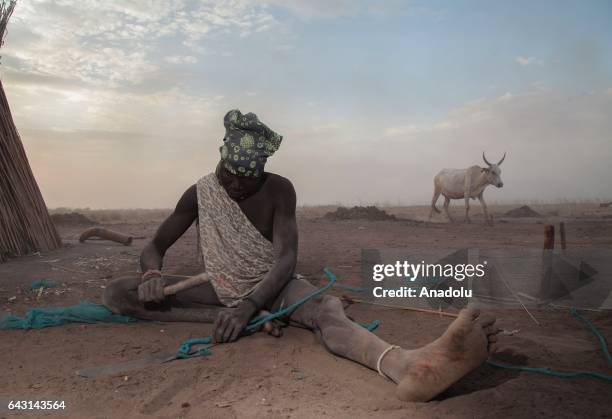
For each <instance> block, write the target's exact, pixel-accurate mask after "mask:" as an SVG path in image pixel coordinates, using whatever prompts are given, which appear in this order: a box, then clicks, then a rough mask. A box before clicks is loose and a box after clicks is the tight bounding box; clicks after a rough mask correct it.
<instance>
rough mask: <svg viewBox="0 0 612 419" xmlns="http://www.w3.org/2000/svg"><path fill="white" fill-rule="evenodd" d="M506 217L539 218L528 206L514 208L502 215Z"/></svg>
mask: <svg viewBox="0 0 612 419" xmlns="http://www.w3.org/2000/svg"><path fill="white" fill-rule="evenodd" d="M504 215H505V216H506V217H517V218H518V217H540V214H539V213H538V212H537V211H534V210H532V209H531V208H530V207H529V206H528V205H523V206H522V207H519V208H514V209H511V210H510V211H508V212H507V213H505V214H504Z"/></svg>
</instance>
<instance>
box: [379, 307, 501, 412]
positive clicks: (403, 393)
mask: <svg viewBox="0 0 612 419" xmlns="http://www.w3.org/2000/svg"><path fill="white" fill-rule="evenodd" d="M494 323H495V319H494V318H493V317H489V316H485V315H480V311H479V310H474V309H464V310H462V311H461V313H459V317H458V318H457V319H456V320H455V321H454V322H453V323H452V324H451V325H450V326H449V327H448V329H446V331H445V332H444V334H443V335H442V336H441V337H439V338H438V339H436V340H435V341H433V342H432V343H430V344H429V345H426V346H424V347H422V348H419V349H415V350H403V349H399V350H392V351H390V352H389V353H388V354H387V355H386V356H385V358H384V359H383V363H382V369H383V372H385V373H386V374H387V375H388V376H389V377H390V378H391V379H393V380H394V381H395V382H396V383H398V386H397V390H396V393H397V396H398V397H399V398H400V399H401V400H405V401H412V402H425V401H428V400H431V399H433V398H434V397H435V396H437V395H438V394H440V393H441V392H443V391H444V390H446V389H447V388H448V387H450V386H451V385H452V384H453V383H455V382H456V381H458V380H459V379H460V378H461V377H463V376H464V375H466V374H467V373H468V372H470V371H472V370H473V369H474V368H476V367H478V366H479V365H481V364H482V363H483V362H485V361H486V359H487V357H488V356H489V353H492V352H494V349H493V348H492V346H493V345H494V343H495V342H496V341H497V336H496V334H497V329H496V328H495V327H494ZM400 365H401V366H400Z"/></svg>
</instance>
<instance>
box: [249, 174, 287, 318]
mask: <svg viewBox="0 0 612 419" xmlns="http://www.w3.org/2000/svg"><path fill="white" fill-rule="evenodd" d="M279 189H280V190H281V192H280V199H279V202H278V206H277V207H276V209H275V211H274V224H273V226H274V227H273V239H272V243H273V245H274V260H275V263H274V266H273V267H272V269H271V270H270V272H269V273H268V275H266V277H265V278H264V279H263V280H262V281H261V283H260V284H259V285H258V286H257V287H256V288H255V290H254V291H253V292H252V293H251V294H250V295H249V297H248V298H249V299H250V300H251V301H252V302H253V303H255V305H256V306H257V309H262V308H264V307H267V306H271V305H272V303H273V302H274V300H275V299H276V297H277V296H278V294H279V293H280V292H281V290H282V289H283V287H284V286H285V285H286V284H287V282H289V280H290V279H291V277H292V276H293V271H294V269H295V265H296V263H297V250H298V231H297V222H296V219H295V206H296V196H295V189H294V188H293V185H292V184H291V182H290V181H289V180H287V179H285V178H281V185H280V188H279Z"/></svg>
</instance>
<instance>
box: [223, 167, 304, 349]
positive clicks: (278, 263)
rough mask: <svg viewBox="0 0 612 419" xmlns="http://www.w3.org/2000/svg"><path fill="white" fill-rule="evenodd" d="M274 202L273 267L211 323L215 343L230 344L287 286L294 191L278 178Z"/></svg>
mask: <svg viewBox="0 0 612 419" xmlns="http://www.w3.org/2000/svg"><path fill="white" fill-rule="evenodd" d="M275 196H276V197H277V199H278V201H277V203H276V206H275V209H274V219H273V238H272V242H273V245H274V260H275V263H274V266H273V267H272V269H271V270H270V272H269V273H268V275H266V277H265V278H264V279H263V280H262V281H261V282H260V283H259V284H258V285H257V287H256V288H255V290H254V291H253V292H252V293H251V294H250V295H249V296H248V297H247V298H246V299H244V300H243V301H242V302H241V303H240V304H239V305H238V306H237V307H236V309H235V310H233V311H232V312H223V313H220V314H219V317H218V318H217V320H216V321H215V324H214V326H213V330H214V332H213V336H214V338H215V341H216V342H218V343H221V342H232V341H234V340H236V339H237V338H238V336H239V334H240V332H242V331H243V330H244V328H245V327H246V326H247V324H248V322H249V320H250V319H251V318H252V317H253V315H254V314H256V313H257V312H258V311H259V310H260V309H262V308H264V307H268V306H271V305H272V303H273V302H274V299H275V298H276V296H277V295H278V294H279V293H280V291H281V290H282V289H283V287H284V286H285V285H286V284H287V282H289V280H290V279H291V277H292V275H293V270H294V269H295V265H296V262H297V246H298V232H297V223H296V219H295V205H296V198H295V189H294V188H293V185H292V184H291V182H290V181H289V180H287V179H285V178H279V184H278V191H277V193H276V194H275Z"/></svg>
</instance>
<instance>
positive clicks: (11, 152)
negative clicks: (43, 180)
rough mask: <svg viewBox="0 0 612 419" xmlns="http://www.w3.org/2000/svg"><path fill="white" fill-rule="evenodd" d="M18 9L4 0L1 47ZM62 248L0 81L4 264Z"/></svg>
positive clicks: (0, 248) (0, 251) (0, 256)
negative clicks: (32, 254)
mask: <svg viewBox="0 0 612 419" xmlns="http://www.w3.org/2000/svg"><path fill="white" fill-rule="evenodd" d="M14 8H15V0H9V1H5V0H0V47H2V44H3V41H4V35H5V34H6V26H7V23H8V20H9V17H10V16H11V14H12V13H13V9H14ZM60 245H61V241H60V238H59V235H58V234H57V231H56V230H55V226H54V225H53V222H52V221H51V218H50V217H49V212H48V211H47V207H46V205H45V201H44V200H43V197H42V195H41V193H40V189H38V184H37V183H36V179H34V175H33V174H32V170H31V169H30V164H29V162H28V158H27V156H26V153H25V150H24V148H23V144H22V143H21V138H20V137H19V133H18V132H17V128H15V123H14V122H13V117H12V116H11V110H10V109H9V104H8V101H7V99H6V95H5V94H4V87H3V85H2V80H1V79H0V262H3V261H5V260H6V258H7V257H10V256H21V255H25V254H27V253H30V252H35V251H45V250H51V249H55V248H57V247H59V246H60Z"/></svg>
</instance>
